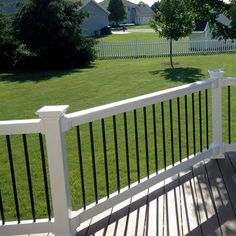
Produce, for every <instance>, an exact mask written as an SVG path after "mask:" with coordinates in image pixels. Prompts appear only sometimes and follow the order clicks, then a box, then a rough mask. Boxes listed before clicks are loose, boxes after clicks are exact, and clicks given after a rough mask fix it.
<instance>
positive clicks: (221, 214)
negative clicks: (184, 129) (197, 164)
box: [206, 160, 236, 236]
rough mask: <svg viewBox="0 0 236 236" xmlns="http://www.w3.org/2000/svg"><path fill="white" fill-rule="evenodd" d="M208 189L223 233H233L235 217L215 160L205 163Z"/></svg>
mask: <svg viewBox="0 0 236 236" xmlns="http://www.w3.org/2000/svg"><path fill="white" fill-rule="evenodd" d="M206 168H207V174H208V179H209V181H210V189H211V191H212V195H213V198H214V203H215V207H216V211H217V215H218V219H219V222H220V227H221V231H222V234H223V235H227V236H228V235H235V232H236V231H235V229H236V228H235V226H236V218H235V215H234V211H233V208H232V205H231V203H230V199H229V196H228V193H227V191H226V188H225V185H224V181H223V178H222V175H221V172H220V170H219V167H218V165H217V161H216V160H214V161H210V162H207V163H206Z"/></svg>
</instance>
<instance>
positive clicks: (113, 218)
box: [77, 153, 236, 236]
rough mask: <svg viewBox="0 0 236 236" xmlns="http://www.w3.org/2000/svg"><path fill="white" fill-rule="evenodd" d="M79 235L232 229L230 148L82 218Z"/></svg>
mask: <svg viewBox="0 0 236 236" xmlns="http://www.w3.org/2000/svg"><path fill="white" fill-rule="evenodd" d="M81 235H103V236H105V235H107V236H112V235H114V236H116V235H117V236H122V235H127V236H132V235H161V236H163V235H171V236H172V235H173V236H175V235H177V236H178V235H227V236H228V235H236V153H228V154H227V155H226V159H225V160H210V161H206V162H204V163H200V164H199V165H198V166H194V167H193V168H192V169H191V170H190V171H188V172H186V173H181V174H180V175H178V176H175V177H174V178H172V179H168V180H166V181H165V182H164V183H161V184H159V185H158V186H155V187H153V188H152V189H149V190H148V191H146V192H143V193H142V194H140V195H139V196H134V197H133V198H132V199H130V200H129V201H126V202H125V203H123V204H122V205H119V206H116V207H114V208H113V209H110V210H108V211H106V212H104V213H103V214H101V215H99V216H96V217H94V218H93V219H91V220H89V221H87V222H84V223H83V224H82V225H81V226H80V228H79V231H78V233H77V236H81Z"/></svg>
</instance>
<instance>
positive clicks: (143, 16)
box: [99, 0, 155, 25]
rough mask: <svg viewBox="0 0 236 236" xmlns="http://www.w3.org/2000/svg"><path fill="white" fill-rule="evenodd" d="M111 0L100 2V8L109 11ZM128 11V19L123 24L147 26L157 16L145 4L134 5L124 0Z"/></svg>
mask: <svg viewBox="0 0 236 236" xmlns="http://www.w3.org/2000/svg"><path fill="white" fill-rule="evenodd" d="M109 1H110V0H104V1H102V2H100V3H99V4H100V6H102V7H103V8H105V9H107V8H108V5H109ZM123 3H124V6H125V9H126V18H125V19H124V20H123V21H122V22H121V23H127V24H136V25H146V24H148V23H149V21H150V19H153V18H154V16H155V13H154V11H153V10H152V9H151V8H150V7H149V6H148V5H147V4H146V3H144V2H140V3H138V4H134V3H132V2H129V1H127V0H123Z"/></svg>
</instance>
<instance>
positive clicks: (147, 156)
mask: <svg viewBox="0 0 236 236" xmlns="http://www.w3.org/2000/svg"><path fill="white" fill-rule="evenodd" d="M143 120H144V136H145V150H146V174H147V177H148V178H149V154H148V131H147V110H146V107H144V108H143Z"/></svg>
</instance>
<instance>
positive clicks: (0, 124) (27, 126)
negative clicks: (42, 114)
mask: <svg viewBox="0 0 236 236" xmlns="http://www.w3.org/2000/svg"><path fill="white" fill-rule="evenodd" d="M40 121H41V119H29V120H11V121H0V135H13V134H32V133H40V132H41V130H42V128H41V122H40Z"/></svg>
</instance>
